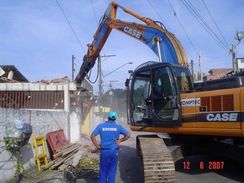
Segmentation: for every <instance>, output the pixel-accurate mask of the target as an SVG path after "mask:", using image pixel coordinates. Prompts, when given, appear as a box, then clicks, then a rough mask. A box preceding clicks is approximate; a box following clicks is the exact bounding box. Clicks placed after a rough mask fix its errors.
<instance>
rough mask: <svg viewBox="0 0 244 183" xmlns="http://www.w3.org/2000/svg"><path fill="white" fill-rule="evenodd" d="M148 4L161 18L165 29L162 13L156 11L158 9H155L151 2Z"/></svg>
mask: <svg viewBox="0 0 244 183" xmlns="http://www.w3.org/2000/svg"><path fill="white" fill-rule="evenodd" d="M147 2H148V4H149V5H150V6H151V8H152V9H153V11H154V12H155V13H156V14H157V15H158V16H159V18H160V20H161V21H162V23H163V25H164V27H166V26H165V24H164V20H163V18H162V16H161V15H160V13H159V12H158V11H157V10H156V8H154V6H153V4H152V3H151V2H150V1H149V0H147Z"/></svg>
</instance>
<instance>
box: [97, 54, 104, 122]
mask: <svg viewBox="0 0 244 183" xmlns="http://www.w3.org/2000/svg"><path fill="white" fill-rule="evenodd" d="M98 73H99V79H98V89H99V100H98V108H99V109H98V110H99V118H101V115H102V109H101V107H102V106H101V103H102V100H101V99H102V93H103V91H102V90H103V86H102V85H103V80H102V64H101V56H100V55H99V56H98Z"/></svg>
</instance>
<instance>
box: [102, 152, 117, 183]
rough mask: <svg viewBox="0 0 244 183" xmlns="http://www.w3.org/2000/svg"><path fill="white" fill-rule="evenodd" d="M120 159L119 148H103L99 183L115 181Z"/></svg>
mask: <svg viewBox="0 0 244 183" xmlns="http://www.w3.org/2000/svg"><path fill="white" fill-rule="evenodd" d="M118 159H119V150H118V149H106V150H101V152H100V171H99V180H98V183H115V176H116V170H117V165H118Z"/></svg>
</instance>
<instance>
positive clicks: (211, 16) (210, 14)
mask: <svg viewBox="0 0 244 183" xmlns="http://www.w3.org/2000/svg"><path fill="white" fill-rule="evenodd" d="M202 2H203V4H204V6H205V8H206V9H207V11H208V14H209V16H210V18H211V19H212V21H213V23H214V25H215V27H216V28H217V30H218V32H219V34H220V36H221V37H222V38H223V40H224V41H225V44H226V45H229V43H228V42H227V41H226V39H225V37H224V36H223V34H222V32H221V30H220V28H219V26H218V24H217V23H216V21H215V19H214V17H213V15H212V13H211V12H210V10H209V8H208V6H207V4H206V3H205V1H204V0H202Z"/></svg>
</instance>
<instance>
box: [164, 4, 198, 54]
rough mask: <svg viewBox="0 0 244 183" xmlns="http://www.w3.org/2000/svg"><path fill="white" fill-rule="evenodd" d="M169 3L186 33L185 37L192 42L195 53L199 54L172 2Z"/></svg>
mask: <svg viewBox="0 0 244 183" xmlns="http://www.w3.org/2000/svg"><path fill="white" fill-rule="evenodd" d="M168 2H169V5H170V7H171V8H172V10H173V12H174V16H175V17H176V19H177V20H178V22H179V24H180V26H181V28H182V30H183V31H184V33H185V35H186V37H187V39H188V41H189V42H190V44H191V46H192V48H193V49H194V50H195V52H198V51H197V49H196V47H195V45H194V44H193V42H192V40H191V39H190V36H189V35H188V33H187V32H186V29H185V27H184V26H183V24H182V22H181V20H180V18H179V17H178V16H177V14H176V11H175V8H174V6H173V4H172V3H171V2H170V0H168Z"/></svg>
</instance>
